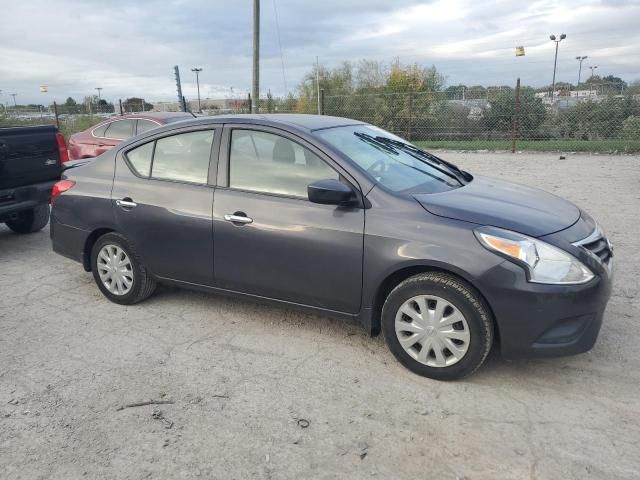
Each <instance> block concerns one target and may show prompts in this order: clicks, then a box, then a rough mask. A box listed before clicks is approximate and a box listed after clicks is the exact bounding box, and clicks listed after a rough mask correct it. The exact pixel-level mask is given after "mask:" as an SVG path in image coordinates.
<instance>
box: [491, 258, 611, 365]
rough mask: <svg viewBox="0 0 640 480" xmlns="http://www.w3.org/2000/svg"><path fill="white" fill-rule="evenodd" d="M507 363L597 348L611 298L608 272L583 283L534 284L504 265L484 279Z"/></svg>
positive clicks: (516, 269) (507, 264)
mask: <svg viewBox="0 0 640 480" xmlns="http://www.w3.org/2000/svg"><path fill="white" fill-rule="evenodd" d="M481 283H482V290H483V293H484V294H485V296H486V298H487V300H488V302H489V304H490V305H491V308H492V310H493V313H494V315H495V318H496V322H497V325H498V330H499V336H500V346H501V351H502V355H503V356H504V357H505V358H508V359H515V358H523V357H555V356H563V355H574V354H578V353H583V352H586V351H588V350H590V349H591V348H593V346H594V345H595V342H596V339H597V338H598V333H599V332H600V327H601V325H602V319H603V316H604V311H605V308H606V306H607V302H608V301H609V297H610V295H611V286H612V277H611V275H610V274H608V273H607V272H606V271H605V272H601V273H600V274H598V275H597V276H596V277H595V278H594V279H593V280H591V281H590V282H588V283H586V284H584V285H542V284H535V283H529V282H527V280H526V276H525V274H524V271H523V270H522V269H521V268H520V267H518V266H517V265H514V264H512V263H511V262H508V261H505V262H504V263H502V264H500V265H499V266H497V267H495V268H494V269H492V270H490V271H489V272H488V273H487V274H486V275H484V276H483V278H482V282H481Z"/></svg>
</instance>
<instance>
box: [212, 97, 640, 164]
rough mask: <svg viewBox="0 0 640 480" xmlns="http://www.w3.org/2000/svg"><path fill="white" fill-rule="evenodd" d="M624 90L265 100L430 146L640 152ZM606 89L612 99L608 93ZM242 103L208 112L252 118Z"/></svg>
mask: <svg viewBox="0 0 640 480" xmlns="http://www.w3.org/2000/svg"><path fill="white" fill-rule="evenodd" d="M615 91H616V90H611V89H609V90H606V91H605V90H604V89H603V87H602V86H600V87H599V89H596V88H595V87H594V88H593V89H588V90H580V91H573V92H572V91H564V90H557V91H556V92H555V93H554V94H553V95H552V94H550V93H544V92H543V93H539V92H535V91H534V90H533V89H531V88H522V89H520V90H519V91H518V92H516V90H515V89H513V88H509V87H496V88H493V89H482V91H480V90H476V91H474V90H473V89H466V90H462V89H458V90H456V89H448V90H447V91H444V92H405V93H389V94H385V93H376V94H349V95H324V92H322V91H321V94H320V95H319V98H318V97H313V98H306V97H294V96H289V97H286V98H274V97H271V96H267V97H266V98H261V99H260V111H261V112H265V113H311V114H317V113H318V111H321V112H322V113H323V114H324V115H335V116H339V117H347V118H353V119H356V120H361V121H364V122H367V123H371V124H373V125H376V126H378V127H380V128H383V129H385V130H388V131H390V132H392V133H394V134H396V135H398V136H401V137H403V138H406V139H407V140H410V141H412V142H415V143H417V144H419V145H421V146H423V147H425V148H443V149H456V150H511V149H515V150H538V151H565V152H570V151H586V152H602V153H637V152H640V95H633V94H627V95H625V94H615ZM603 92H606V93H607V94H603ZM249 111H250V101H249V99H247V100H234V101H233V102H227V103H226V104H223V105H221V106H217V107H216V108H210V109H207V110H205V114H209V115H212V114H225V113H247V112H249Z"/></svg>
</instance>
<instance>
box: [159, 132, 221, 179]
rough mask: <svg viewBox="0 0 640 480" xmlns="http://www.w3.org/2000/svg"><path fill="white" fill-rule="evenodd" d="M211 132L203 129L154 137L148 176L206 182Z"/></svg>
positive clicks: (211, 138)
mask: <svg viewBox="0 0 640 480" xmlns="http://www.w3.org/2000/svg"><path fill="white" fill-rule="evenodd" d="M213 133H214V131H213V130H203V131H198V132H188V133H180V134H178V135H171V136H170V137H164V138H160V139H158V140H157V141H156V148H155V152H154V154H153V164H152V167H151V176H152V177H153V178H158V179H163V180H175V181H179V182H190V183H207V176H208V175H209V160H210V157H211V146H212V144H213Z"/></svg>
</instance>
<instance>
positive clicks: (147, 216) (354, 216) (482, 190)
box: [51, 115, 613, 380]
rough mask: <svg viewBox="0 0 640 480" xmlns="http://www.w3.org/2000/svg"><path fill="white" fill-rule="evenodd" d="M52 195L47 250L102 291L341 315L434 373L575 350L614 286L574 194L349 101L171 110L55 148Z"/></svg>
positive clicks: (591, 337) (127, 297)
mask: <svg viewBox="0 0 640 480" xmlns="http://www.w3.org/2000/svg"><path fill="white" fill-rule="evenodd" d="M52 205H53V209H52V219H51V236H52V241H53V248H54V250H55V251H56V252H58V253H60V254H62V255H65V256H67V257H70V258H72V259H75V260H77V261H79V262H81V263H82V264H83V266H84V269H85V270H86V271H88V272H89V271H90V272H92V273H93V276H94V278H95V281H96V284H97V286H98V288H99V289H100V290H101V291H102V292H103V293H104V295H105V296H106V297H107V298H108V299H109V300H111V301H113V302H115V303H118V304H125V305H128V304H133V303H137V302H140V301H142V300H144V299H145V298H147V297H149V296H150V295H151V294H152V293H153V291H154V289H155V286H156V284H158V283H170V284H173V285H180V286H184V287H189V288H196V289H201V290H206V291H212V292H220V293H225V294H233V295H240V296H244V297H250V298H253V299H258V300H260V301H269V302H277V303H280V304H282V305H285V306H290V307H299V308H304V309H307V310H310V311H314V312H316V313H320V314H324V315H332V316H338V317H343V318H346V319H353V320H356V321H358V322H360V323H361V324H362V325H363V326H364V328H366V329H367V331H368V332H370V333H371V334H372V335H373V334H377V333H379V332H382V333H383V335H384V337H385V340H386V342H387V345H388V346H389V348H390V350H391V351H392V352H393V354H394V355H395V356H396V358H397V359H398V360H399V361H400V362H401V363H402V364H403V365H405V366H406V367H407V368H409V369H411V370H412V371H414V372H416V373H418V374H420V375H424V376H427V377H430V378H435V379H441V380H448V379H455V378H460V377H463V376H465V375H468V374H470V373H472V372H473V371H475V370H476V369H477V368H478V367H479V366H480V365H481V364H482V363H483V361H484V359H485V358H486V356H487V354H488V353H489V351H490V349H491V348H492V346H493V345H494V343H498V344H499V348H500V349H501V351H502V354H503V355H504V356H505V357H507V358H514V357H521V356H553V355H564V354H576V353H580V352H584V351H587V350H589V349H590V348H591V347H592V346H593V345H594V343H595V341H596V338H597V335H598V332H599V330H600V326H601V323H602V317H603V313H604V309H605V306H606V304H607V301H608V299H609V295H610V290H611V272H612V255H613V249H612V247H611V245H610V243H609V241H608V240H607V238H606V237H605V235H604V233H603V232H602V230H601V229H600V228H599V227H598V226H597V224H596V223H595V222H594V220H593V219H592V218H591V217H590V216H589V215H588V214H587V213H585V212H584V211H582V210H580V209H579V208H578V207H576V206H575V205H573V204H571V203H569V202H568V201H566V200H563V199H561V198H559V197H556V196H554V195H551V194H548V193H545V192H543V191H540V190H536V189H532V188H528V187H524V186H520V185H515V184H511V183H507V182H503V181H499V180H495V179H491V178H485V177H481V176H474V175H472V174H471V173H469V172H466V171H463V170H461V169H459V168H458V167H456V166H455V165H452V164H450V163H448V162H446V161H444V160H443V159H441V158H438V157H437V156H435V155H433V154H430V153H428V152H425V151H423V150H421V149H419V148H417V147H415V146H414V145H412V144H410V143H408V142H406V141H405V140H403V139H401V138H399V137H397V136H395V135H393V134H391V133H389V132H386V131H384V130H381V129H379V128H377V127H374V126H372V125H368V124H365V123H362V122H358V121H355V120H350V119H346V118H336V117H327V116H315V115H236V116H228V117H209V118H199V119H192V120H187V121H182V122H177V123H173V124H171V125H168V126H166V127H162V128H158V129H155V130H152V131H149V132H147V133H145V134H143V135H139V136H137V137H135V138H133V139H131V140H129V141H127V142H125V143H123V144H121V145H118V146H117V147H115V148H113V150H111V151H109V152H107V153H105V154H103V155H101V156H99V157H97V158H96V159H94V160H91V161H80V162H76V163H75V164H72V165H70V168H68V169H67V170H65V172H64V173H63V178H62V180H61V181H60V182H58V183H57V184H56V186H55V187H54V191H53V193H52ZM498 340H499V342H498Z"/></svg>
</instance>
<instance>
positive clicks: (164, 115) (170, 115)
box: [109, 112, 193, 122]
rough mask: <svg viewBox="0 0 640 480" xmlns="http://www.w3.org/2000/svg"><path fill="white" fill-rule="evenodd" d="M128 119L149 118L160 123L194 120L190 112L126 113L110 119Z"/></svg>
mask: <svg viewBox="0 0 640 480" xmlns="http://www.w3.org/2000/svg"><path fill="white" fill-rule="evenodd" d="M120 118H123V119H126V118H148V119H150V120H156V121H159V122H162V121H165V122H166V121H175V120H183V119H187V118H193V117H192V115H191V114H190V113H188V112H133V113H125V114H124V115H114V116H113V117H111V118H109V120H114V119H116V120H117V119H120Z"/></svg>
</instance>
